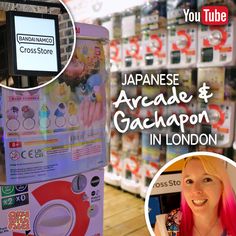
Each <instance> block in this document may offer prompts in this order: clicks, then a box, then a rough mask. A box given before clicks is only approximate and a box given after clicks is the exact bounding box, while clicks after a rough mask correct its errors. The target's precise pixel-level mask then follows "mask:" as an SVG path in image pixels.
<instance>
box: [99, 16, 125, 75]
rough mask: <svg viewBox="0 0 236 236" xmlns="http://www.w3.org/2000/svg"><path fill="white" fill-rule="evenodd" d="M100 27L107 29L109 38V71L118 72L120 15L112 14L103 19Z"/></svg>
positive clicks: (120, 63)
mask: <svg viewBox="0 0 236 236" xmlns="http://www.w3.org/2000/svg"><path fill="white" fill-rule="evenodd" d="M102 26H103V27H105V28H107V29H108V31H109V36H110V63H111V65H110V71H111V72H117V71H120V70H121V68H122V39H121V15H120V14H113V15H112V16H111V17H108V18H105V19H103V20H102Z"/></svg>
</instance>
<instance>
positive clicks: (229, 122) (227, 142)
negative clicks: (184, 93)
mask: <svg viewBox="0 0 236 236" xmlns="http://www.w3.org/2000/svg"><path fill="white" fill-rule="evenodd" d="M233 75H234V69H225V68H224V67H216V68H199V69H198V87H200V86H202V85H203V84H204V83H205V84H206V85H207V86H209V88H210V90H209V91H210V92H211V93H212V94H213V96H212V97H211V98H210V100H209V102H208V103H203V102H199V108H198V109H199V110H200V111H203V110H205V111H207V114H208V116H209V123H204V122H203V124H202V125H201V131H200V132H201V133H206V134H211V135H213V136H217V147H218V148H228V147H231V146H232V143H233V136H234V120H235V103H234V102H233V101H230V100H229V98H230V97H231V96H233V95H232V93H233V87H231V88H230V85H231V82H230V81H231V80H232V76H233ZM225 88H226V89H225ZM230 94H231V95H230Z"/></svg>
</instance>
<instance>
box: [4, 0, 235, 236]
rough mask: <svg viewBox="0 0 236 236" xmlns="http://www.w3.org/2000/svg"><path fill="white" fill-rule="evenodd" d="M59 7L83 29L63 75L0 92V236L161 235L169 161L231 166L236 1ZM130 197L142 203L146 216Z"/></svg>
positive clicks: (176, 197) (171, 193)
mask: <svg viewBox="0 0 236 236" xmlns="http://www.w3.org/2000/svg"><path fill="white" fill-rule="evenodd" d="M9 1H11V0H9ZM12 1H13V0H12ZM30 1H31V0H30ZM48 2H49V1H48ZM63 2H64V4H65V5H66V6H68V9H69V10H70V11H71V14H72V16H73V18H74V19H75V20H76V22H79V23H74V25H75V31H76V45H75V48H74V53H73V55H72V57H71V61H70V63H69V64H68V65H67V66H66V68H65V69H64V72H63V74H61V75H60V76H59V77H58V78H57V79H56V80H55V81H53V82H52V83H50V84H48V85H47V86H44V87H42V88H39V89H34V90H26V91H18V90H8V89H5V88H2V89H1V90H0V138H1V139H0V190H1V192H0V194H1V196H0V205H1V206H0V236H23V235H28V236H102V235H104V236H108V235H114V236H115V235H121V236H122V235H129V234H131V235H143V236H146V235H147V236H148V235H150V234H151V235H152V236H157V235H154V234H152V233H153V232H152V231H151V230H150V227H151V228H153V227H154V226H155V224H156V215H159V214H165V213H169V212H171V211H172V210H173V209H176V208H178V207H179V205H180V204H179V203H180V197H181V196H180V192H181V191H182V189H181V180H182V177H181V172H182V169H183V166H184V164H183V163H184V161H183V160H181V161H180V162H179V161H178V162H176V163H175V160H176V158H177V159H178V157H179V156H181V155H185V154H189V153H190V154H191V153H192V152H201V153H202V152H209V153H211V154H216V153H218V154H221V155H224V156H225V157H226V159H229V160H230V161H231V160H234V161H236V107H235V106H236V104H235V102H236V27H235V26H236V2H235V1H232V0H220V1H219V0H217V1H215V0H213V1H212V0H209V1H208V0H201V1H196V0H175V1H173V0H134V1H125V0H120V1H108V0H101V1H88V2H86V4H85V1H83V0H63ZM212 7H213V8H214V9H213V8H212ZM204 9H207V13H206V12H205V11H204ZM11 10H12V9H11ZM213 10H214V11H213ZM208 11H209V12H210V13H209V12H208ZM0 13H1V11H0ZM204 13H206V14H205V15H204ZM207 14H209V15H207ZM221 14H222V19H218V18H217V17H218V16H219V15H221ZM224 14H226V17H225V18H226V20H225V21H224V20H223V15H224ZM227 14H228V15H227ZM209 16H210V17H209ZM63 20H65V22H66V19H63ZM213 21H214V22H213ZM66 24H67V23H66ZM65 27H66V26H65ZM0 30H1V14H0ZM0 37H1V32H0ZM63 37H66V32H63ZM0 39H1V38H0ZM64 49H65V51H66V50H67V48H64ZM68 50H69V49H68ZM0 53H1V47H0ZM0 64H1V63H0ZM190 154H189V155H190ZM213 156H214V155H213ZM168 163H169V164H170V163H174V165H171V166H169V167H168V168H167V169H166V168H165V166H168ZM225 164H227V163H225ZM225 166H227V165H225ZM160 169H161V170H164V172H163V173H161V174H160V176H158V178H159V179H158V181H156V176H157V175H156V174H157V172H158V171H160ZM227 170H228V172H229V174H230V177H231V179H233V178H234V175H235V173H234V170H233V169H230V167H228V166H227ZM159 173H160V172H158V175H159ZM154 179H155V181H153V180H154ZM104 184H108V185H111V186H114V187H115V188H116V190H117V189H119V190H121V191H118V192H119V194H117V192H116V193H115V195H117V196H113V197H109V198H108V199H106V191H112V190H111V189H112V187H111V186H109V188H108V189H109V190H107V189H106V187H107V186H106V185H105V192H104ZM150 186H151V187H152V188H153V189H152V192H150ZM235 188H236V184H235ZM113 190H114V188H113ZM122 191H123V192H128V193H126V194H127V199H123V200H121V201H120V200H119V199H118V197H119V195H124V193H122ZM114 192H115V191H114ZM130 193H131V194H130ZM134 196H135V197H134ZM130 197H134V199H135V200H137V198H136V197H139V198H140V199H139V200H140V201H142V202H143V204H144V201H143V200H144V199H148V201H149V202H148V207H147V205H145V211H147V212H145V218H146V219H144V217H143V215H142V216H141V214H139V215H138V216H136V215H135V214H133V212H132V210H129V209H128V207H130V206H129V204H130V202H129V201H130ZM104 199H105V201H104ZM103 201H104V202H105V204H107V205H105V206H104V205H103V204H104V202H103ZM119 203H121V204H122V205H125V206H127V209H128V210H127V209H126V210H124V211H125V214H126V215H125V217H124V218H122V217H119V214H120V212H121V211H122V210H121V209H118V208H119V207H118V206H119ZM135 204H136V205H135V206H136V208H138V210H139V211H140V212H141V211H142V209H143V205H142V206H141V205H139V204H140V202H139V203H138V202H135ZM145 204H146V203H145ZM204 204H205V203H204ZM141 208H142V209H141ZM140 209H141V210H140ZM148 210H149V211H148ZM106 211H107V212H108V213H106V214H105V217H104V212H106ZM142 213H143V214H144V211H142ZM133 215H134V217H133ZM147 215H148V217H149V219H148V220H147ZM132 217H133V218H132ZM109 218H111V220H113V221H115V222H112V223H110V221H109ZM131 218H132V219H131ZM141 218H142V219H141ZM21 219H24V221H22V220H21ZM136 220H137V222H136ZM142 220H143V221H142ZM18 221H19V222H20V223H19V222H18ZM129 221H130V222H129ZM139 221H140V222H139ZM149 221H150V224H151V226H150V225H149ZM128 222H129V223H130V225H131V224H132V226H133V225H138V227H139V229H137V228H135V229H133V228H132V227H130V226H129V223H128ZM138 222H139V223H138ZM123 224H124V227H123ZM142 224H143V225H142ZM141 226H143V227H144V228H142V229H141ZM129 228H130V229H129ZM131 228H132V229H131ZM123 229H124V233H123V231H122V230H123ZM148 230H149V232H148ZM140 232H141V233H140ZM173 232H174V233H173V234H171V235H172V236H173V235H179V231H177V230H176V231H173ZM198 234H199V235H200V233H198ZM202 235H203V234H202ZM204 235H206V234H204ZM230 235H231V234H230ZM158 236H159V235H158ZM161 236H164V234H163V235H161ZM165 236H166V235H165Z"/></svg>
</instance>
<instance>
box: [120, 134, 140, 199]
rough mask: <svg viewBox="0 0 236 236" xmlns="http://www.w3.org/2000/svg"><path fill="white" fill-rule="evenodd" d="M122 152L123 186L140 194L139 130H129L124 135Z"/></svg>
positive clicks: (124, 188)
mask: <svg viewBox="0 0 236 236" xmlns="http://www.w3.org/2000/svg"><path fill="white" fill-rule="evenodd" d="M122 154H123V156H122V162H123V163H122V175H121V188H122V189H123V190H125V191H128V192H131V193H134V194H138V195H139V193H140V181H141V157H140V133H139V132H127V133H125V134H123V135H122Z"/></svg>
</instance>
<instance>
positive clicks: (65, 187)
mask: <svg viewBox="0 0 236 236" xmlns="http://www.w3.org/2000/svg"><path fill="white" fill-rule="evenodd" d="M103 173H104V171H103V169H97V170H93V171H90V172H86V173H83V174H79V175H76V176H71V177H67V178H62V179H57V180H53V181H48V182H41V183H36V184H29V185H15V186H2V187H1V197H0V198H1V207H0V235H1V236H24V235H28V236H46V235H47V236H49V235H50V236H66V235H67V236H69V235H70V236H101V235H103V187H104V186H103Z"/></svg>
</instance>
